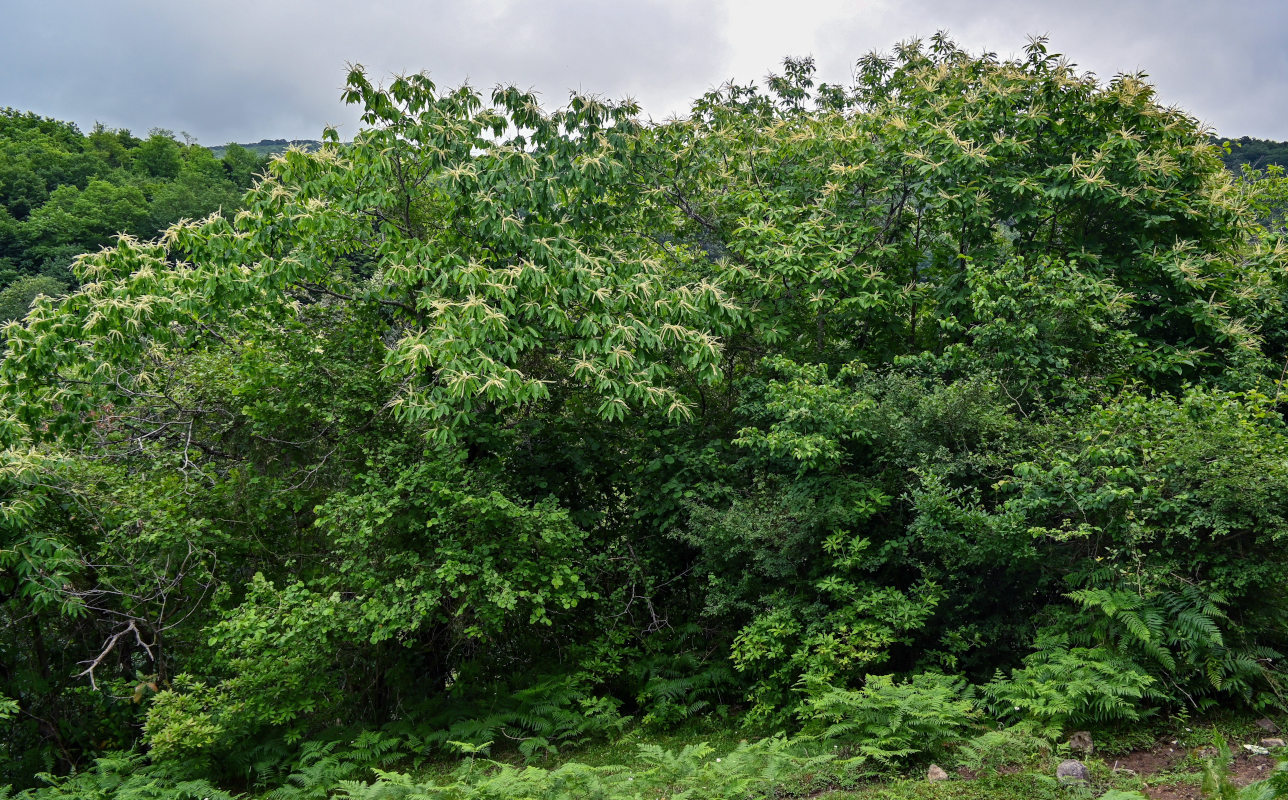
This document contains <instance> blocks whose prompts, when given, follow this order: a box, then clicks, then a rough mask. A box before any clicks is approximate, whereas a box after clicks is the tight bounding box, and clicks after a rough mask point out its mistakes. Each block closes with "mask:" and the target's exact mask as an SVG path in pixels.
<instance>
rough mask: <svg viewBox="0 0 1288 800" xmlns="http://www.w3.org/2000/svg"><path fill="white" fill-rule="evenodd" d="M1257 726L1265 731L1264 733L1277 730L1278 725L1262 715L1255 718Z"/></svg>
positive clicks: (1276, 731)
mask: <svg viewBox="0 0 1288 800" xmlns="http://www.w3.org/2000/svg"><path fill="white" fill-rule="evenodd" d="M1257 727H1258V728H1260V729H1261V730H1263V731H1265V732H1266V733H1278V732H1279V726H1278V725H1276V724H1275V723H1274V722H1272V721H1271V720H1269V719H1267V718H1265V717H1262V718H1261V719H1259V720H1257Z"/></svg>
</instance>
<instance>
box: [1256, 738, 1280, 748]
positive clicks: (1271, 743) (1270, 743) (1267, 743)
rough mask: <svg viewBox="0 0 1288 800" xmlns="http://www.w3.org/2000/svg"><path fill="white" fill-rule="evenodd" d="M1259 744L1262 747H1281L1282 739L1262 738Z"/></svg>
mask: <svg viewBox="0 0 1288 800" xmlns="http://www.w3.org/2000/svg"><path fill="white" fill-rule="evenodd" d="M1261 746H1262V747H1283V746H1284V740H1283V739H1262V740H1261Z"/></svg>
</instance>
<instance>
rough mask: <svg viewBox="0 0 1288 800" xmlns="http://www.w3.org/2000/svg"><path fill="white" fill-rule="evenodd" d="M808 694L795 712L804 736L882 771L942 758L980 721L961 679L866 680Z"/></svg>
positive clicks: (873, 677) (881, 677)
mask: <svg viewBox="0 0 1288 800" xmlns="http://www.w3.org/2000/svg"><path fill="white" fill-rule="evenodd" d="M807 694H808V699H807V700H806V702H805V704H804V706H803V708H802V710H801V712H800V714H801V716H802V717H803V718H804V719H805V720H806V726H805V730H806V732H812V733H814V734H815V735H817V736H818V737H819V738H820V739H821V740H822V741H824V742H839V743H842V744H844V745H845V746H846V750H847V753H846V755H849V754H853V755H854V756H855V757H857V758H858V759H860V760H861V761H869V760H870V761H872V762H875V763H876V765H877V766H878V767H881V768H889V767H891V766H894V765H902V764H903V763H904V762H906V761H908V760H910V759H912V758H914V757H921V758H934V757H938V756H942V755H944V754H945V753H946V751H947V748H949V747H951V746H952V745H954V744H956V743H958V742H960V741H961V740H963V739H965V738H966V734H967V732H968V731H969V730H970V728H971V727H973V726H974V724H975V722H976V721H977V719H978V717H979V714H978V712H977V710H976V707H975V703H974V700H973V698H972V697H971V694H972V692H971V691H970V690H969V688H968V687H967V686H966V685H965V681H964V680H962V679H961V678H952V677H947V676H943V675H935V674H932V673H921V674H919V675H916V676H914V677H913V679H912V680H910V681H908V682H906V683H898V682H896V681H895V680H894V679H893V677H892V676H890V675H869V676H868V677H867V679H866V680H865V681H864V682H863V688H861V689H859V690H857V691H855V690H849V689H838V688H836V687H832V686H807Z"/></svg>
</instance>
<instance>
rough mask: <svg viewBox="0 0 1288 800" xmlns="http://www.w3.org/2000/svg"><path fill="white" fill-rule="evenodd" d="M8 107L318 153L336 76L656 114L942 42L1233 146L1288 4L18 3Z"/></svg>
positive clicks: (1270, 95)
mask: <svg viewBox="0 0 1288 800" xmlns="http://www.w3.org/2000/svg"><path fill="white" fill-rule="evenodd" d="M4 11H5V24H4V25H3V26H2V27H0V105H10V106H15V107H18V108H22V109H30V110H34V111H37V112H39V113H42V114H47V115H50V116H56V117H60V118H63V119H72V120H76V121H78V122H80V123H82V124H89V123H91V122H93V121H94V120H101V121H103V122H104V123H106V124H108V125H111V126H124V127H130V128H132V129H134V130H135V131H136V132H142V131H146V129H147V128H149V127H152V126H159V127H165V128H171V129H174V130H187V131H190V132H191V133H193V134H196V135H197V136H198V137H199V138H200V139H201V140H202V141H204V142H206V143H222V142H224V141H228V140H238V141H246V140H254V139H259V138H261V137H266V136H267V137H294V138H312V137H316V136H317V135H318V134H319V132H320V130H321V128H322V126H323V125H324V124H327V123H336V124H340V125H341V126H342V130H343V131H344V132H345V134H346V135H349V134H351V133H352V131H353V130H354V128H355V122H356V114H355V113H354V112H353V110H352V109H346V108H345V107H344V106H343V105H342V104H341V103H340V101H339V92H340V88H341V86H342V84H343V78H344V65H345V64H346V63H348V62H360V63H363V64H365V65H366V66H367V67H368V68H369V70H370V71H371V72H372V73H373V74H377V75H380V74H388V73H391V72H405V71H419V70H422V69H424V70H428V71H429V72H430V73H431V74H432V75H433V76H434V78H435V80H437V81H438V82H439V83H440V84H448V85H450V84H454V83H456V82H459V81H461V80H464V79H467V78H468V79H469V80H470V81H471V82H473V83H474V84H475V85H477V86H480V87H483V88H486V87H490V86H491V85H493V84H495V83H497V82H514V83H517V84H519V85H520V86H523V87H525V88H535V89H537V90H538V91H540V92H541V93H542V96H543V97H544V98H545V100H546V102H547V103H548V104H552V105H553V104H558V103H561V102H562V101H563V100H564V99H566V96H567V92H568V90H570V89H579V90H582V91H586V92H594V93H602V94H606V95H609V96H613V97H621V96H623V95H632V96H635V97H636V98H637V99H639V100H640V101H641V102H642V103H643V105H644V108H645V110H646V112H649V113H651V114H652V115H653V116H655V117H662V116H666V115H667V114H669V113H672V112H678V111H683V109H684V108H685V107H686V104H687V100H689V99H690V98H692V97H693V96H695V95H696V94H698V93H700V92H702V91H704V90H705V89H707V88H709V87H711V86H713V85H716V84H719V83H721V82H723V81H724V80H726V79H729V78H735V79H738V80H743V81H745V80H754V79H757V78H759V77H760V76H762V75H764V74H765V72H766V71H768V70H770V69H773V68H774V67H775V66H776V65H777V64H778V63H779V61H780V59H781V58H782V57H783V56H785V55H805V54H811V53H812V54H813V55H814V56H816V57H817V60H818V62H819V65H820V69H821V74H822V76H823V77H824V78H826V79H828V80H846V79H847V78H848V76H849V69H850V66H851V65H852V64H853V62H854V60H855V59H857V58H858V57H859V56H860V55H862V54H863V53H864V52H866V51H869V50H872V49H878V50H888V49H889V48H890V46H891V45H893V44H894V43H895V42H896V41H899V40H901V39H906V38H909V37H911V36H914V35H921V36H927V35H929V34H931V33H933V32H934V31H935V30H938V29H947V30H948V31H949V32H950V33H951V34H952V35H953V36H954V37H955V38H957V39H958V40H959V41H960V42H962V44H963V45H965V46H967V47H969V48H970V49H972V50H979V49H991V50H994V51H997V52H998V53H999V54H1000V55H1003V56H1006V55H1011V54H1014V53H1018V52H1019V51H1020V50H1021V49H1022V47H1023V45H1024V42H1025V35H1026V34H1029V33H1048V34H1050V37H1051V46H1052V48H1053V49H1055V50H1057V51H1060V52H1064V53H1067V54H1068V55H1069V56H1070V57H1071V58H1072V60H1074V61H1075V62H1077V63H1078V64H1079V65H1080V66H1081V67H1082V68H1084V69H1087V70H1091V71H1094V72H1096V73H1097V74H1098V75H1100V76H1101V77H1104V78H1107V77H1109V76H1110V75H1112V74H1113V73H1115V72H1118V71H1128V72H1131V71H1136V70H1142V69H1143V70H1144V71H1146V72H1148V73H1150V75H1151V78H1152V79H1153V81H1154V82H1155V84H1156V85H1157V87H1158V90H1159V96H1160V99H1161V100H1162V101H1163V102H1167V103H1175V104H1178V105H1180V106H1181V107H1183V108H1185V109H1186V110H1188V111H1189V112H1191V113H1193V114H1195V115H1196V116H1198V117H1199V118H1200V119H1202V120H1204V121H1206V122H1208V123H1210V124H1211V125H1213V126H1214V127H1215V128H1216V129H1217V130H1218V131H1219V132H1220V133H1222V134H1226V135H1244V134H1247V135H1253V136H1262V137H1267V138H1288V120H1285V119H1284V116H1283V114H1282V112H1281V110H1280V109H1282V108H1284V107H1285V106H1286V105H1288V50H1286V49H1285V48H1283V47H1282V46H1281V44H1280V40H1282V39H1283V37H1284V34H1285V32H1288V7H1281V4H1280V3H1278V2H1274V1H1272V0H1248V1H1247V2H1244V3H1241V4H1239V5H1238V6H1234V7H1232V8H1230V9H1228V10H1227V9H1222V10H1220V11H1217V9H1216V6H1214V5H1213V4H1211V3H1202V2H1198V1H1197V0H1081V1H1080V2H1078V3H1064V2H1060V3H1055V2H1037V1H1036V0H972V2H963V0H794V2H793V3H791V4H784V3H782V2H781V0H718V1H717V0H710V1H709V2H689V1H687V0H632V1H631V2H622V1H618V0H481V1H476V2H467V1H466V0H433V1H432V2H428V1H427V2H413V0H396V1H395V0H372V1H371V2H367V3H361V4H360V3H357V2H352V0H347V1H346V2H341V0H257V2H251V1H250V0H224V1H223V2H219V3H215V2H210V0H200V2H195V1H193V0H187V1H185V2H174V1H173V0H167V1H165V2H163V1H162V0H119V1H118V2H112V3H105V2H102V1H101V0H98V1H97V2H93V1H91V0H9V2H7V3H5V8H4Z"/></svg>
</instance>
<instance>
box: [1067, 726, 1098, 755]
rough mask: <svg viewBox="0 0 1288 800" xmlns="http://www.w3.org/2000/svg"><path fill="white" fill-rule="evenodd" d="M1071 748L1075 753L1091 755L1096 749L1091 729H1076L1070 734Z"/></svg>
mask: <svg viewBox="0 0 1288 800" xmlns="http://www.w3.org/2000/svg"><path fill="white" fill-rule="evenodd" d="M1069 749H1070V750H1071V751H1073V752H1075V753H1080V754H1082V755H1084V756H1089V755H1091V753H1092V752H1093V751H1094V750H1095V749H1096V745H1095V743H1094V742H1092V741H1091V731H1074V732H1073V733H1071V734H1069Z"/></svg>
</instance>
